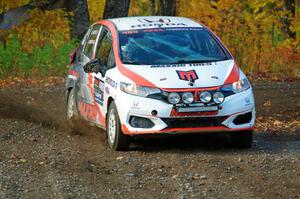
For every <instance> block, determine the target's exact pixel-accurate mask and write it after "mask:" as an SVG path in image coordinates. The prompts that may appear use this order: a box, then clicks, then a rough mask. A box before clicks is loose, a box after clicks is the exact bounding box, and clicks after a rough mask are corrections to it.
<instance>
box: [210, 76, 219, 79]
mask: <svg viewBox="0 0 300 199" xmlns="http://www.w3.org/2000/svg"><path fill="white" fill-rule="evenodd" d="M211 78H212V79H219V77H217V76H211Z"/></svg>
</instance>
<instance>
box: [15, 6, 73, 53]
mask: <svg viewBox="0 0 300 199" xmlns="http://www.w3.org/2000/svg"><path fill="white" fill-rule="evenodd" d="M67 14H68V13H66V12H65V11H64V10H61V9H57V10H50V11H44V12H43V11H41V10H38V9H35V10H33V11H31V12H30V16H29V19H28V20H27V21H26V23H23V24H22V25H21V26H19V27H17V28H16V29H15V30H16V32H17V33H18V37H19V38H20V39H21V43H22V48H23V49H24V50H25V51H31V50H32V49H33V48H34V47H37V46H38V47H43V46H44V45H46V44H47V43H51V44H52V45H54V47H58V46H60V45H62V44H64V42H65V41H69V40H70V28H69V21H68V19H67V18H66V15H67Z"/></svg>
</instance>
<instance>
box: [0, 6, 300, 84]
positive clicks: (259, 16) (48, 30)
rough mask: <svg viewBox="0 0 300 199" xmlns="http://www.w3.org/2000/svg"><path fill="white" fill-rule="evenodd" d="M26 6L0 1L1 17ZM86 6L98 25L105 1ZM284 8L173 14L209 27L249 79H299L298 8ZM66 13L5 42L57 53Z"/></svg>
mask: <svg viewBox="0 0 300 199" xmlns="http://www.w3.org/2000/svg"><path fill="white" fill-rule="evenodd" d="M28 2H29V1H27V0H1V3H0V12H1V11H3V10H7V9H9V8H12V7H15V6H20V5H24V4H26V3H28ZM87 2H88V7H89V14H90V20H91V22H95V21H98V20H100V19H101V17H102V14H103V9H104V7H105V0H87ZM153 2H155V3H156V6H154V7H152V6H151V3H153ZM158 2H159V1H158V0H154V1H151V0H134V1H133V0H132V1H131V6H130V9H129V15H150V14H151V13H153V8H154V11H156V10H157V5H158ZM296 2H297V1H296ZM285 3H286V1H284V0H245V1H244V0H201V1H198V0H177V4H176V6H177V9H176V10H177V15H179V16H185V17H189V18H193V19H195V20H196V21H199V22H201V23H203V24H205V25H206V26H208V27H209V28H211V29H212V31H214V32H215V33H216V34H217V35H218V36H219V37H220V38H221V40H222V41H223V42H224V43H225V45H226V46H227V47H228V48H229V49H230V51H231V52H232V54H233V55H234V57H235V58H236V60H237V62H238V63H239V65H240V67H242V68H243V69H244V71H245V72H247V73H248V74H249V75H250V76H252V77H269V78H273V79H277V80H278V79H279V80H280V79H282V78H285V77H289V78H300V35H299V34H300V21H299V18H300V17H299V6H300V5H295V7H296V11H295V13H292V12H291V11H290V10H288V9H287V8H286V5H285ZM151 9H152V10H151ZM70 14H72V13H67V12H65V11H64V10H50V11H41V10H38V9H34V10H32V11H31V12H30V17H29V19H28V20H27V21H26V23H24V24H22V25H21V26H19V27H16V28H14V29H13V30H11V31H9V32H8V33H5V34H6V35H7V37H8V38H13V36H12V35H17V37H18V39H19V40H20V45H21V48H22V50H23V51H25V52H28V53H32V51H33V50H34V48H36V47H39V48H44V47H45V46H49V45H51V48H52V51H56V49H58V48H60V47H61V46H62V45H64V44H65V43H66V42H69V41H70V40H71V38H70V36H69V35H70V28H69V26H70V22H69V21H68V16H69V15H70ZM2 32H4V31H2ZM291 33H294V35H293V34H291ZM0 48H1V46H0ZM2 62H3V60H2ZM2 66H3V63H2V65H1V60H0V67H2ZM0 72H1V69H0ZM0 75H1V74H0ZM2 75H3V74H2Z"/></svg>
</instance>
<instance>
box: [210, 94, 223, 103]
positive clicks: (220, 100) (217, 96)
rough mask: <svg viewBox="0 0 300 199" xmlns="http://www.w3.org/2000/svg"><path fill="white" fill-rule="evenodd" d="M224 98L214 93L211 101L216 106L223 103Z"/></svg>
mask: <svg viewBox="0 0 300 199" xmlns="http://www.w3.org/2000/svg"><path fill="white" fill-rule="evenodd" d="M224 99H225V97H224V94H223V93H222V92H215V93H214V95H213V100H214V102H215V103H216V104H221V103H222V102H223V101H224Z"/></svg>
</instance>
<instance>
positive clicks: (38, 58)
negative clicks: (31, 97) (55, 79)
mask: <svg viewBox="0 0 300 199" xmlns="http://www.w3.org/2000/svg"><path fill="white" fill-rule="evenodd" d="M76 44H77V42H76V41H69V42H65V43H63V44H62V45H60V46H58V47H54V46H53V45H52V44H46V45H45V46H44V47H35V48H33V50H32V51H31V52H26V51H23V50H22V48H21V45H20V40H19V39H18V38H17V37H16V36H15V35H14V36H13V37H12V38H11V39H10V40H9V41H8V43H7V44H6V46H4V45H3V44H1V45H0V78H4V77H7V76H32V75H34V76H46V75H63V74H65V72H66V66H67V64H68V61H69V53H70V52H71V51H72V50H73V49H74V48H75V47H76Z"/></svg>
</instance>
